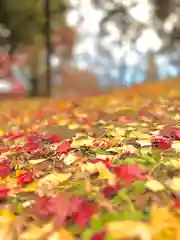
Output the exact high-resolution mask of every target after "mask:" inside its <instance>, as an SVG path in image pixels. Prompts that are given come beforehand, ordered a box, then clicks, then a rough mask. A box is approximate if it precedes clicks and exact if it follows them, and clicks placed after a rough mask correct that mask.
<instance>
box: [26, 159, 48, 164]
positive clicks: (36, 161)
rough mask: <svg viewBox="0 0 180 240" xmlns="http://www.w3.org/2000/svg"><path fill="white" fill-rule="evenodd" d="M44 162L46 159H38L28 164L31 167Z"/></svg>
mask: <svg viewBox="0 0 180 240" xmlns="http://www.w3.org/2000/svg"><path fill="white" fill-rule="evenodd" d="M46 160H47V158H40V159H35V160H29V163H30V164H32V165H36V164H39V163H42V162H44V161H46Z"/></svg>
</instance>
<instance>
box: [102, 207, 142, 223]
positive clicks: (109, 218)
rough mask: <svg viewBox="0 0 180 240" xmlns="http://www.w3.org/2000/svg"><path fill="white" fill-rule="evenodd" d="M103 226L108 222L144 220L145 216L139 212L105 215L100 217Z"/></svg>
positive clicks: (128, 211)
mask: <svg viewBox="0 0 180 240" xmlns="http://www.w3.org/2000/svg"><path fill="white" fill-rule="evenodd" d="M101 219H102V221H103V223H104V224H106V223H108V222H110V221H118V220H134V221H135V220H144V219H145V214H144V213H143V212H141V211H136V212H132V211H130V210H127V211H123V212H119V213H105V214H104V215H102V216H101Z"/></svg>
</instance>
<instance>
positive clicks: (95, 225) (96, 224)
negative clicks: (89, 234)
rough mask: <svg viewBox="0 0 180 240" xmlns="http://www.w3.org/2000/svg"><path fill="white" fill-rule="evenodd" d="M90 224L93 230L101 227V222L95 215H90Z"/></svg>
mask: <svg viewBox="0 0 180 240" xmlns="http://www.w3.org/2000/svg"><path fill="white" fill-rule="evenodd" d="M90 225H91V228H92V229H93V230H94V231H97V232H98V231H99V230H100V229H101V228H102V225H103V222H102V220H101V219H100V217H99V216H97V215H95V216H92V218H91V223H90Z"/></svg>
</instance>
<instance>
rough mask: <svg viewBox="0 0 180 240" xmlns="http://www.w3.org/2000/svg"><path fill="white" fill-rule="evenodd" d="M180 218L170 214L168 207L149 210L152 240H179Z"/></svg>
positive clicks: (154, 207)
mask: <svg viewBox="0 0 180 240" xmlns="http://www.w3.org/2000/svg"><path fill="white" fill-rule="evenodd" d="M179 226H180V218H179V217H178V216H177V215H175V214H173V213H172V212H170V210H169V209H168V207H161V208H160V207H157V206H156V205H154V206H153V207H152V208H151V222H150V227H151V232H152V235H153V240H171V239H172V240H179V239H180V228H179Z"/></svg>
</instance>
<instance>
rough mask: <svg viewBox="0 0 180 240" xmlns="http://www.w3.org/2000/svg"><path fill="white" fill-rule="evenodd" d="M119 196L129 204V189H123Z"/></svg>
mask: <svg viewBox="0 0 180 240" xmlns="http://www.w3.org/2000/svg"><path fill="white" fill-rule="evenodd" d="M118 196H119V198H120V199H121V200H123V201H125V202H127V201H128V202H129V196H128V191H127V189H121V190H120V191H119V192H118Z"/></svg>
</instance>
